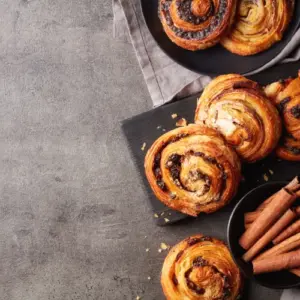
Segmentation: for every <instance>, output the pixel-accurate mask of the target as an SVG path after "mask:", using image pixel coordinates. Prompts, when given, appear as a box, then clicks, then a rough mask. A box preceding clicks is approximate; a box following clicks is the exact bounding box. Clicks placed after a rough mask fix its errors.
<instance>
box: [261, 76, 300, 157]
mask: <svg viewBox="0 0 300 300" xmlns="http://www.w3.org/2000/svg"><path fill="white" fill-rule="evenodd" d="M265 93H266V94H267V96H269V97H270V98H271V99H272V100H273V101H274V103H275V104H276V106H277V108H278V110H279V112H280V114H281V115H282V118H283V123H284V134H283V137H282V140H281V142H280V145H279V146H278V147H277V149H276V153H277V155H278V156H279V157H280V158H282V159H286V160H292V161H300V74H299V76H298V78H296V79H288V80H284V81H279V82H275V83H272V84H270V85H268V86H267V87H266V88H265Z"/></svg>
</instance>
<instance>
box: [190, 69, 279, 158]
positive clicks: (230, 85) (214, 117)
mask: <svg viewBox="0 0 300 300" xmlns="http://www.w3.org/2000/svg"><path fill="white" fill-rule="evenodd" d="M195 123H197V124H205V125H207V126H209V127H212V128H215V129H216V130H218V131H219V132H220V133H221V134H222V135H223V136H224V137H225V139H226V140H227V142H228V143H229V144H231V145H232V146H233V147H235V149H236V151H237V153H238V154H239V155H240V157H241V158H242V159H243V160H245V161H247V162H255V161H257V160H260V159H262V158H264V157H266V156H267V155H268V154H269V153H270V152H271V151H272V150H273V149H274V148H275V146H276V145H277V143H278V140H279V138H280V135H281V120H280V116H279V114H278V112H277V110H276V108H275V106H274V105H273V104H272V102H271V101H270V100H269V99H268V98H267V97H266V96H265V94H264V93H263V91H262V89H261V88H260V87H259V85H258V84H257V83H256V82H254V81H251V80H249V79H247V78H245V77H243V76H241V75H236V74H228V75H222V76H219V77H217V78H215V79H214V80H213V81H211V82H210V84H209V85H208V86H207V87H206V88H205V89H204V91H203V93H202V95H201V97H200V99H199V101H198V104H197V109H196V115H195Z"/></svg>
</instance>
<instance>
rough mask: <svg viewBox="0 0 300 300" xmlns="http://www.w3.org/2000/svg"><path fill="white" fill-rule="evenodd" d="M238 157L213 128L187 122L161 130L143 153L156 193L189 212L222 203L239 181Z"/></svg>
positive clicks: (192, 212) (231, 193) (221, 205)
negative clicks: (162, 133) (182, 125)
mask: <svg viewBox="0 0 300 300" xmlns="http://www.w3.org/2000/svg"><path fill="white" fill-rule="evenodd" d="M240 168H241V167H240V160H239V158H238V156H237V154H236V153H235V151H234V150H233V149H232V148H231V147H230V146H228V145H227V143H226V142H225V141H224V139H223V138H222V136H221V135H220V134H219V133H218V132H217V131H215V130H214V129H211V128H207V127H205V126H203V125H195V124H191V125H188V126H185V127H180V128H177V129H174V130H171V131H170V132H167V133H165V134H164V135H162V136H161V137H160V138H158V139H157V140H156V141H155V142H154V144H153V145H152V146H151V148H150V149H149V151H148V152H147V154H146V157H145V172H146V177H147V179H148V181H149V184H150V186H151V188H152V190H153V192H154V194H155V195H156V197H157V198H158V199H159V200H160V201H161V202H163V203H164V204H165V205H167V206H168V207H170V208H172V209H175V210H178V211H181V212H183V213H185V214H188V215H191V216H197V215H198V214H199V213H201V212H205V213H212V212H214V211H216V210H218V209H219V208H221V207H223V206H224V205H226V204H227V203H228V202H229V201H230V200H231V198H232V197H233V196H234V195H235V193H236V191H237V188H238V185H239V182H240Z"/></svg>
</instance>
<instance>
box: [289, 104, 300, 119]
mask: <svg viewBox="0 0 300 300" xmlns="http://www.w3.org/2000/svg"><path fill="white" fill-rule="evenodd" d="M291 113H292V115H293V116H294V118H296V119H300V104H298V105H296V106H294V107H293V108H292V109H291Z"/></svg>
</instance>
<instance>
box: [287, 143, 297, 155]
mask: <svg viewBox="0 0 300 300" xmlns="http://www.w3.org/2000/svg"><path fill="white" fill-rule="evenodd" d="M285 148H286V149H287V150H289V151H290V152H291V153H293V154H294V155H300V148H298V147H291V146H287V145H285Z"/></svg>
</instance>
